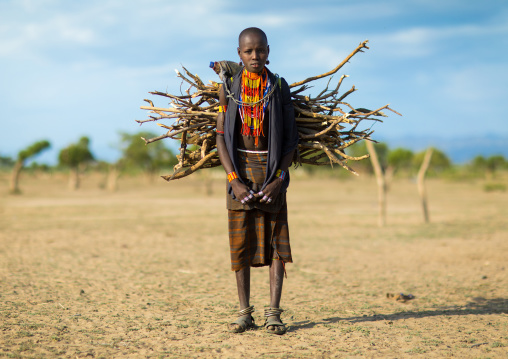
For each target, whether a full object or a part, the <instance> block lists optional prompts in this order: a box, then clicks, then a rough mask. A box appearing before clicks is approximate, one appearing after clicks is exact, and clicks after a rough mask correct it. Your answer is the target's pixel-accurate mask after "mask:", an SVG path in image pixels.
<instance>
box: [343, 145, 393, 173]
mask: <svg viewBox="0 0 508 359" xmlns="http://www.w3.org/2000/svg"><path fill="white" fill-rule="evenodd" d="M374 149H375V150H376V154H377V157H378V160H379V164H380V165H381V168H382V169H383V171H385V170H386V168H387V166H388V152H389V150H388V145H387V144H386V143H383V142H379V143H374ZM367 153H368V151H367V146H366V144H365V141H360V142H357V143H355V144H354V145H352V146H349V147H348V148H347V149H346V154H348V155H350V156H354V157H359V156H363V155H365V154H367ZM351 166H353V167H354V169H355V170H357V171H360V172H361V171H362V169H363V170H364V171H365V172H367V173H374V169H373V167H372V163H371V161H370V160H369V159H368V158H367V159H364V160H361V161H355V162H354V163H351Z"/></svg>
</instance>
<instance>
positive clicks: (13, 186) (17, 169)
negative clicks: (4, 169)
mask: <svg viewBox="0 0 508 359" xmlns="http://www.w3.org/2000/svg"><path fill="white" fill-rule="evenodd" d="M22 169H23V161H19V160H18V161H16V163H15V164H14V168H13V169H12V175H11V182H10V185H9V193H11V194H20V193H21V191H20V189H19V174H20V173H21V170H22Z"/></svg>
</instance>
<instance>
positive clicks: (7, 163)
mask: <svg viewBox="0 0 508 359" xmlns="http://www.w3.org/2000/svg"><path fill="white" fill-rule="evenodd" d="M14 163H15V161H14V160H13V159H12V158H11V157H9V156H0V169H10V168H12V167H13V166H14Z"/></svg>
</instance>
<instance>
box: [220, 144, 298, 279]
mask: <svg viewBox="0 0 508 359" xmlns="http://www.w3.org/2000/svg"><path fill="white" fill-rule="evenodd" d="M239 157H240V158H239V160H240V172H241V174H240V176H241V177H242V180H244V182H245V183H247V185H248V186H249V187H251V188H253V189H254V190H255V191H259V189H260V186H261V185H262V184H263V181H264V178H265V173H266V172H265V171H266V156H259V155H257V154H255V155H253V154H244V153H242V154H241V155H240V156H239ZM263 157H264V158H263ZM228 197H229V195H228ZM229 201H233V200H232V199H230V197H229V198H228V227H229V245H230V254H231V269H232V270H234V271H238V270H240V269H242V268H245V267H248V266H251V267H261V266H266V265H270V263H271V261H272V260H277V259H278V260H282V261H283V262H284V263H291V262H293V259H292V257H291V246H290V243H289V228H288V214H287V203H286V196H285V194H280V195H279V196H277V199H276V201H274V202H277V203H273V204H271V205H266V204H265V206H266V207H265V206H259V205H257V203H256V204H254V205H251V206H248V207H247V206H243V208H242V207H240V209H237V208H238V207H236V208H235V206H231V202H229ZM233 202H236V201H233Z"/></svg>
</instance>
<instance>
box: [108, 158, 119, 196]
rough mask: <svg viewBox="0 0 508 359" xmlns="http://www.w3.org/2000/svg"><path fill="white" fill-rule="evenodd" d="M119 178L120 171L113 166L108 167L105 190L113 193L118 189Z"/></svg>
mask: <svg viewBox="0 0 508 359" xmlns="http://www.w3.org/2000/svg"><path fill="white" fill-rule="evenodd" d="M119 176H120V171H118V168H117V167H116V166H115V165H110V166H109V171H108V178H107V183H106V189H107V190H108V191H110V192H115V191H116V190H117V189H118V177H119Z"/></svg>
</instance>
